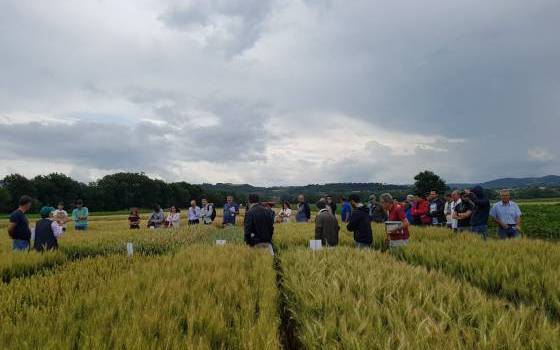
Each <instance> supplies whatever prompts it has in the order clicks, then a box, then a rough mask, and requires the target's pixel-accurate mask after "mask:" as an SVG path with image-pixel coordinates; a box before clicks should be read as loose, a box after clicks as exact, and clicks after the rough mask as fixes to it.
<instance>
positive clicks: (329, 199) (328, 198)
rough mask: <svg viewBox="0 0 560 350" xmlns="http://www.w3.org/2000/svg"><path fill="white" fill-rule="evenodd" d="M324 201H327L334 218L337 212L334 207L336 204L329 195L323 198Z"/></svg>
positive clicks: (336, 208)
mask: <svg viewBox="0 0 560 350" xmlns="http://www.w3.org/2000/svg"><path fill="white" fill-rule="evenodd" d="M325 200H326V201H327V206H328V207H329V208H330V210H331V213H332V214H333V215H334V217H335V218H336V211H337V210H338V207H337V206H336V203H335V202H334V201H333V198H332V196H331V195H330V194H327V195H326V196H325Z"/></svg>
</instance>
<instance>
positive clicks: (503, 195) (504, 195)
mask: <svg viewBox="0 0 560 350" xmlns="http://www.w3.org/2000/svg"><path fill="white" fill-rule="evenodd" d="M500 198H502V202H503V203H505V204H507V203H509V201H510V200H511V194H510V193H509V190H506V189H503V190H501V191H500Z"/></svg>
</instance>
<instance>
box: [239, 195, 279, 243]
mask: <svg viewBox="0 0 560 350" xmlns="http://www.w3.org/2000/svg"><path fill="white" fill-rule="evenodd" d="M244 226H245V243H246V244H247V245H249V246H251V247H259V248H269V247H270V246H271V245H272V235H273V234H274V219H273V218H272V214H271V212H270V209H268V208H266V207H265V206H264V205H262V204H261V203H259V196H258V195H256V194H252V195H249V210H248V211H247V213H246V214H245V224H244Z"/></svg>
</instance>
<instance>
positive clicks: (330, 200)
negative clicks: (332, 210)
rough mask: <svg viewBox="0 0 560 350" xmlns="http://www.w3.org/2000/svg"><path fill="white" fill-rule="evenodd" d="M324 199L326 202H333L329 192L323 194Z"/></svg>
mask: <svg viewBox="0 0 560 350" xmlns="http://www.w3.org/2000/svg"><path fill="white" fill-rule="evenodd" d="M325 200H326V201H327V203H328V204H331V203H332V202H333V200H332V196H331V195H330V194H327V195H326V196H325Z"/></svg>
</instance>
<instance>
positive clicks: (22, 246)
mask: <svg viewBox="0 0 560 350" xmlns="http://www.w3.org/2000/svg"><path fill="white" fill-rule="evenodd" d="M12 248H13V250H14V251H22V250H29V241H25V240H23V239H14V240H13V242H12Z"/></svg>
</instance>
